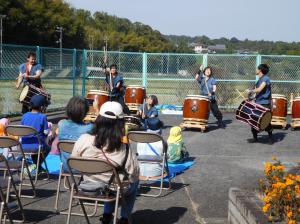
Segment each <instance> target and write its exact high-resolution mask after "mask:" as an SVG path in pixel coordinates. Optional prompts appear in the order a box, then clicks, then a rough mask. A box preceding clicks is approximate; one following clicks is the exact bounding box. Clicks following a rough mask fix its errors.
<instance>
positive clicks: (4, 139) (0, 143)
mask: <svg viewBox="0 0 300 224" xmlns="http://www.w3.org/2000/svg"><path fill="white" fill-rule="evenodd" d="M14 146H16V147H17V150H13V151H12V147H14ZM0 148H9V153H11V154H12V155H13V158H14V160H9V161H7V160H5V161H4V160H2V161H1V162H0V170H1V171H3V172H4V178H5V177H6V173H7V172H18V173H19V176H20V177H19V181H20V183H19V192H18V194H17V195H18V197H21V196H22V197H29V198H34V197H35V196H36V191H35V186H34V184H33V181H32V178H31V174H30V172H29V168H28V164H27V161H26V157H25V154H24V152H23V149H22V146H21V143H20V142H19V141H18V140H16V139H15V138H12V137H9V136H0ZM15 154H16V155H21V156H22V160H21V161H18V160H16V159H15V156H14V155H15ZM1 156H3V155H1ZM3 157H4V156H3ZM4 158H5V157H4ZM8 167H9V168H10V169H8ZM25 170H26V172H27V173H28V177H29V181H30V183H29V184H25V183H23V181H24V179H25V178H24V171H25ZM23 185H24V186H31V189H32V192H33V195H21V193H22V186H23Z"/></svg>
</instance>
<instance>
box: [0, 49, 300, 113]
mask: <svg viewBox="0 0 300 224" xmlns="http://www.w3.org/2000/svg"><path fill="white" fill-rule="evenodd" d="M29 51H35V52H36V54H37V60H38V62H39V63H41V64H42V65H43V68H44V72H43V76H42V77H43V86H44V87H45V88H46V89H47V91H48V92H50V93H51V95H52V104H51V105H50V108H52V109H53V108H57V107H62V106H65V105H66V103H67V101H68V99H69V98H70V97H71V96H73V95H85V94H86V92H87V91H88V90H90V89H102V88H103V84H104V77H105V75H104V73H103V72H102V71H101V69H99V68H100V67H101V66H103V62H104V53H103V51H91V50H78V49H62V51H60V49H58V48H47V47H34V46H20V45H3V54H2V61H3V64H2V68H0V83H1V88H0V114H12V113H16V112H19V111H20V104H19V103H18V97H19V93H20V90H15V88H14V82H15V78H16V77H17V75H18V68H19V65H20V64H21V63H24V62H26V56H27V54H28V52H29ZM60 62H62V63H60ZM108 63H109V64H112V63H115V64H117V65H118V71H119V72H120V73H121V74H122V75H123V76H124V79H125V85H127V86H128V85H142V86H145V87H146V88H147V94H148V95H149V94H155V95H157V96H158V99H159V103H160V104H175V105H182V103H183V101H184V98H185V97H186V96H187V95H195V94H196V95H198V94H199V86H198V84H197V82H196V81H195V80H194V75H195V73H196V72H197V71H198V69H199V66H200V65H201V64H204V65H205V66H206V65H209V66H211V67H212V68H213V73H214V76H215V78H216V79H217V81H218V84H217V88H218V89H217V96H218V102H219V105H220V107H221V108H223V109H227V110H232V109H234V108H236V107H237V106H238V105H239V104H240V102H241V98H240V97H239V94H238V91H240V92H243V91H244V90H245V89H247V88H249V87H251V86H253V85H254V83H255V69H256V67H257V65H258V64H260V63H267V64H268V65H269V66H270V78H271V82H272V91H273V93H277V94H283V95H285V96H286V97H287V98H288V99H289V96H290V94H291V93H299V92H300V56H277V55H276V56H275V55H221V54H208V55H207V54H168V53H129V52H115V51H110V52H108ZM237 90H238V91H237Z"/></svg>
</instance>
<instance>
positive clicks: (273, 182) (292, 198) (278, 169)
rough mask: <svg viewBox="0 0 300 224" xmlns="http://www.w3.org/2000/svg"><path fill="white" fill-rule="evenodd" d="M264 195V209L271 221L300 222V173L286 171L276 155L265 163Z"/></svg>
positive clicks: (262, 186) (262, 185)
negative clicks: (271, 160)
mask: <svg viewBox="0 0 300 224" xmlns="http://www.w3.org/2000/svg"><path fill="white" fill-rule="evenodd" d="M260 189H261V190H262V192H263V194H264V197H263V201H264V206H263V207H262V211H263V212H264V213H266V214H267V215H268V217H269V221H272V222H275V221H286V223H288V224H296V223H298V222H300V175H297V174H292V173H290V172H288V171H286V168H285V166H284V165H283V164H282V163H281V162H280V161H279V160H278V159H277V158H275V157H273V162H267V163H266V164H265V177H264V179H261V180H260Z"/></svg>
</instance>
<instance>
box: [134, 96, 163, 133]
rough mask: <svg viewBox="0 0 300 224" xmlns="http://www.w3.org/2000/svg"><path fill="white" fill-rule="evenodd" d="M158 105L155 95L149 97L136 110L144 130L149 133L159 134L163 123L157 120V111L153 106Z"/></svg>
mask: <svg viewBox="0 0 300 224" xmlns="http://www.w3.org/2000/svg"><path fill="white" fill-rule="evenodd" d="M157 104H158V99H157V97H156V96H155V95H151V96H149V97H148V98H147V102H145V103H144V104H143V105H142V106H140V108H139V110H138V115H140V116H141V118H142V122H143V124H144V128H146V129H147V130H149V131H150V132H154V133H159V134H161V128H162V127H163V123H162V122H161V121H160V120H159V118H158V111H157V109H156V108H155V106H156V105H157Z"/></svg>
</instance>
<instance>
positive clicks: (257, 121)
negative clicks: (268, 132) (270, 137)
mask: <svg viewBox="0 0 300 224" xmlns="http://www.w3.org/2000/svg"><path fill="white" fill-rule="evenodd" d="M235 115H236V116H235V117H236V119H237V120H239V121H241V122H244V123H246V124H249V125H250V126H251V127H253V128H254V129H256V130H257V131H262V130H264V129H266V128H267V127H268V125H269V124H270V122H271V119H272V113H271V111H270V109H268V108H265V107H263V106H261V105H259V104H257V103H254V102H251V101H247V100H244V101H243V102H242V103H241V105H240V106H239V107H238V109H237V110H236V113H235Z"/></svg>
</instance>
